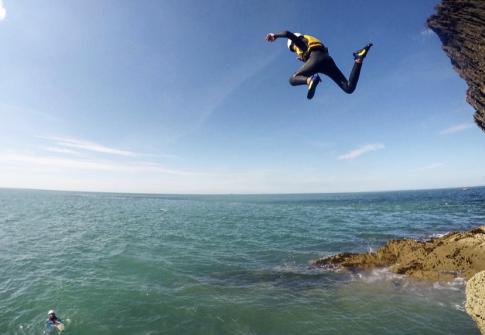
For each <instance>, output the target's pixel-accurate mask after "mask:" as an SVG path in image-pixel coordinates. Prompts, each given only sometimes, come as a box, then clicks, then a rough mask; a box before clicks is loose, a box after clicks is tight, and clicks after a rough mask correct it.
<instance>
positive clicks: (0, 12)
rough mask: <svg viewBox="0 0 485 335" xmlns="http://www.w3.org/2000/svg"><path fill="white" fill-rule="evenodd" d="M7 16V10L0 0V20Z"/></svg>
mask: <svg viewBox="0 0 485 335" xmlns="http://www.w3.org/2000/svg"><path fill="white" fill-rule="evenodd" d="M6 17H7V10H6V9H5V5H4V4H3V1H2V0H0V21H3V20H5V18H6Z"/></svg>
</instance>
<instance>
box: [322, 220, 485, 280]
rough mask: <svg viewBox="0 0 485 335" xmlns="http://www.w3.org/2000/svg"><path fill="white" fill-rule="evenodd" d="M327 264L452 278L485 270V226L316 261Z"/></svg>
mask: <svg viewBox="0 0 485 335" xmlns="http://www.w3.org/2000/svg"><path fill="white" fill-rule="evenodd" d="M313 264H314V265H316V266H320V267H324V268H347V269H349V268H350V269H355V268H357V269H359V268H360V269H365V268H374V267H389V270H390V271H392V272H395V273H398V274H403V275H407V276H411V277H414V278H418V279H428V280H442V281H449V280H452V279H454V278H457V277H463V278H465V279H469V278H471V277H472V276H473V275H474V274H475V273H477V272H479V271H483V270H485V226H481V227H479V228H476V229H472V230H470V231H467V232H461V233H460V232H453V233H450V234H447V235H446V236H443V237H441V238H435V239H431V240H429V241H416V240H409V239H404V240H391V241H389V242H387V244H386V245H385V246H383V247H382V248H380V249H378V250H377V251H376V252H372V253H362V254H355V253H354V254H353V253H343V254H338V255H335V256H331V257H327V258H322V259H319V260H317V261H314V262H313Z"/></svg>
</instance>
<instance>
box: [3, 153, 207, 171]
mask: <svg viewBox="0 0 485 335" xmlns="http://www.w3.org/2000/svg"><path fill="white" fill-rule="evenodd" d="M1 161H3V162H6V163H13V162H15V163H26V164H28V165H29V166H30V167H36V168H39V167H43V168H50V169H75V170H96V171H111V172H116V171H120V172H137V173H139V172H153V173H163V174H172V175H182V176H187V175H201V176H202V175H205V173H201V172H193V171H183V170H173V169H168V168H166V167H165V166H163V165H161V164H157V163H152V162H144V161H138V162H128V163H126V162H125V163H120V162H118V161H110V160H99V159H74V158H62V157H55V156H40V155H33V154H25V153H15V152H7V153H0V162H1Z"/></svg>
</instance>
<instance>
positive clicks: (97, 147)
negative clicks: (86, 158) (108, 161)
mask: <svg viewBox="0 0 485 335" xmlns="http://www.w3.org/2000/svg"><path fill="white" fill-rule="evenodd" d="M41 138H43V139H46V140H49V141H53V142H55V143H56V144H57V145H58V146H61V147H67V148H73V149H81V150H86V151H91V152H98V153H104V154H111V155H119V156H126V157H133V156H136V155H137V154H136V153H134V152H132V151H127V150H121V149H116V148H111V147H107V146H104V145H101V144H98V143H95V142H90V141H85V140H79V139H73V138H66V137H41Z"/></svg>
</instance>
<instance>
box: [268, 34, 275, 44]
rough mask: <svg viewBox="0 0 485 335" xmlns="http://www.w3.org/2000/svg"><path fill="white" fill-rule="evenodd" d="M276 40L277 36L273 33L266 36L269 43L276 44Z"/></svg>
mask: <svg viewBox="0 0 485 335" xmlns="http://www.w3.org/2000/svg"><path fill="white" fill-rule="evenodd" d="M275 40H276V36H275V35H274V34H273V33H269V34H268V35H266V41H268V42H274V41H275Z"/></svg>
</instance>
